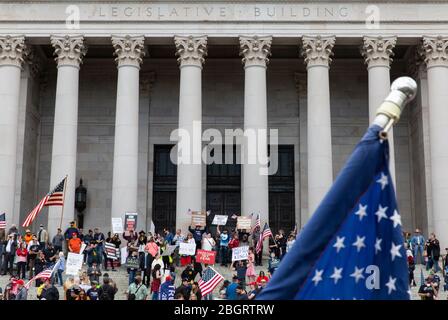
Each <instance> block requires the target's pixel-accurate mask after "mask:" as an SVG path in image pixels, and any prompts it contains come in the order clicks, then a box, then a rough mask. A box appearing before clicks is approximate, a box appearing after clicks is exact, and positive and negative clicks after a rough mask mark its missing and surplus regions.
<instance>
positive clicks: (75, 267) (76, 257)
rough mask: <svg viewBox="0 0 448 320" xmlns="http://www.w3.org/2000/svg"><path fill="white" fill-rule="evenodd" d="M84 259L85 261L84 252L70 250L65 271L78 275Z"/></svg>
mask: <svg viewBox="0 0 448 320" xmlns="http://www.w3.org/2000/svg"><path fill="white" fill-rule="evenodd" d="M83 261H84V255H83V254H79V253H73V252H69V253H68V255H67V262H66V267H65V273H66V274H69V275H73V276H77V275H78V272H79V271H80V270H81V268H82V263H83Z"/></svg>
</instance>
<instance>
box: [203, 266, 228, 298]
mask: <svg viewBox="0 0 448 320" xmlns="http://www.w3.org/2000/svg"><path fill="white" fill-rule="evenodd" d="M222 280H224V277H223V276H222V275H220V274H219V273H218V272H216V270H215V269H213V268H212V267H210V266H209V267H207V269H205V270H204V272H203V273H202V277H201V279H199V281H198V285H199V289H200V290H201V294H202V296H203V297H204V296H206V295H207V294H209V293H210V292H212V291H213V290H214V289H215V288H216V286H217V285H218V284H219V283H220V282H221V281H222Z"/></svg>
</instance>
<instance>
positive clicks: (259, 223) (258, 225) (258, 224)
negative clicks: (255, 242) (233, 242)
mask: <svg viewBox="0 0 448 320" xmlns="http://www.w3.org/2000/svg"><path fill="white" fill-rule="evenodd" d="M257 228H261V220H260V215H259V214H257V220H256V221H255V225H254V227H253V228H252V232H254V231H255V230H256V229H257Z"/></svg>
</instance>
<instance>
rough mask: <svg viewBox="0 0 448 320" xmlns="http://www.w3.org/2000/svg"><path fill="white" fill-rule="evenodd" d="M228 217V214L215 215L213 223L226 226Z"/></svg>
mask: <svg viewBox="0 0 448 320" xmlns="http://www.w3.org/2000/svg"><path fill="white" fill-rule="evenodd" d="M228 218H229V216H228V215H220V214H217V215H215V216H214V218H213V222H212V224H216V225H219V226H225V225H226V224H227V219H228Z"/></svg>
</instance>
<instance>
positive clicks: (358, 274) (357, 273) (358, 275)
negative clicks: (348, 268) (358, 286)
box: [350, 266, 364, 283]
mask: <svg viewBox="0 0 448 320" xmlns="http://www.w3.org/2000/svg"><path fill="white" fill-rule="evenodd" d="M363 272H364V268H360V269H358V267H356V266H355V271H354V272H353V273H352V274H351V275H350V277H353V278H355V282H356V283H358V281H359V279H361V278H364V275H363V274H362V273H363Z"/></svg>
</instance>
